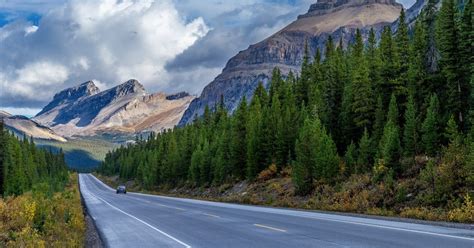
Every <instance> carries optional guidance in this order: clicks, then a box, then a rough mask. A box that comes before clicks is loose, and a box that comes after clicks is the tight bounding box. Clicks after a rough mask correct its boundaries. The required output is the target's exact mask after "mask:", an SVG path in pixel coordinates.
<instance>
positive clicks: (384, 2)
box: [180, 0, 402, 125]
mask: <svg viewBox="0 0 474 248" xmlns="http://www.w3.org/2000/svg"><path fill="white" fill-rule="evenodd" d="M401 8H402V6H401V4H399V3H397V2H396V1H394V0H320V1H319V2H318V3H316V4H313V5H311V7H310V9H309V11H308V13H306V14H304V15H301V16H299V17H298V19H297V20H296V21H294V22H293V23H291V24H289V25H288V26H287V27H285V28H283V29H282V30H281V31H279V32H277V33H276V34H274V35H272V36H271V37H269V38H267V39H265V40H264V41H262V42H260V43H257V44H255V45H251V46H250V47H249V48H248V49H247V50H245V51H241V52H239V53H238V54H237V55H236V56H235V57H233V58H231V59H230V60H229V62H228V63H227V65H226V67H225V68H224V70H223V71H222V73H221V74H220V75H218V76H217V77H216V79H214V81H212V82H211V83H210V84H209V85H207V86H206V87H205V88H204V90H203V92H202V94H201V96H200V97H199V98H197V99H195V100H194V101H193V102H192V103H191V105H190V106H189V108H188V110H186V112H185V114H184V116H183V118H182V119H181V121H180V125H184V124H187V123H190V122H191V121H192V120H193V118H194V116H195V115H198V116H199V115H201V114H202V113H203V111H204V108H205V106H206V105H209V106H214V104H215V103H216V102H217V101H218V100H219V99H220V96H221V95H223V96H224V99H225V105H226V107H227V108H228V109H229V110H231V111H233V110H235V108H236V106H237V105H238V103H239V101H240V99H242V97H243V96H246V97H247V99H249V98H250V97H251V95H252V92H253V91H254V89H255V88H256V86H257V85H258V82H260V81H262V82H263V83H264V84H265V85H266V84H267V83H268V80H269V78H270V76H271V71H272V70H273V68H275V67H278V68H279V69H280V70H281V71H282V73H283V74H284V75H286V74H288V73H289V72H290V71H294V72H298V71H299V69H300V67H301V63H302V60H303V56H304V47H305V43H306V42H307V43H308V46H309V50H310V53H311V54H314V53H315V51H316V49H317V48H319V49H321V50H322V51H323V50H324V49H323V48H324V44H325V42H326V40H327V38H328V37H329V35H332V37H333V39H334V40H335V41H339V39H342V40H343V42H344V44H347V43H349V42H350V41H352V40H353V38H354V34H355V30H356V29H357V28H359V29H361V31H362V34H363V35H364V36H365V37H367V35H368V32H369V30H370V28H372V27H374V28H375V29H377V30H380V28H381V27H383V26H385V25H387V24H391V23H393V22H394V21H395V20H396V19H397V18H398V16H399V14H400V10H401Z"/></svg>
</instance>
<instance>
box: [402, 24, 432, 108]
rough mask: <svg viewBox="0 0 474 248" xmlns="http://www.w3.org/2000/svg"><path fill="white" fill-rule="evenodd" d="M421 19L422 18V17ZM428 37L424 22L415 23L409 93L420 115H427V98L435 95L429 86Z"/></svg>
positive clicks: (409, 69)
mask: <svg viewBox="0 0 474 248" xmlns="http://www.w3.org/2000/svg"><path fill="white" fill-rule="evenodd" d="M420 18H421V17H420ZM427 50H428V47H427V36H426V32H425V28H424V26H423V22H422V21H421V20H417V21H416V22H415V28H414V34H413V41H412V42H411V44H410V63H409V67H408V76H407V78H408V89H409V90H408V91H409V94H410V95H412V96H413V98H414V102H415V106H417V108H418V109H417V110H418V113H419V114H423V113H425V111H426V109H427V108H428V106H427V105H426V104H425V98H426V96H429V95H431V94H432V93H434V91H435V89H434V88H432V87H430V84H427V80H426V79H427V71H426V65H425V64H426V52H427Z"/></svg>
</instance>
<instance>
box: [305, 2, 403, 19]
mask: <svg viewBox="0 0 474 248" xmlns="http://www.w3.org/2000/svg"><path fill="white" fill-rule="evenodd" d="M370 4H385V5H393V6H397V7H401V6H402V5H401V4H400V3H397V1H396V0H319V1H318V2H317V3H315V4H312V5H311V6H310V7H309V10H308V13H306V14H304V15H300V16H299V17H298V19H301V18H305V17H311V16H320V15H325V14H328V13H332V12H335V11H338V10H341V9H344V8H350V7H360V6H365V5H370Z"/></svg>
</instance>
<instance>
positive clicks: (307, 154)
mask: <svg viewBox="0 0 474 248" xmlns="http://www.w3.org/2000/svg"><path fill="white" fill-rule="evenodd" d="M472 11H473V3H472V0H469V1H466V2H464V3H463V4H458V3H455V2H454V0H443V2H442V5H441V8H440V9H439V11H438V10H437V7H436V2H435V1H429V3H428V5H427V6H426V7H425V8H424V10H423V11H422V13H421V14H420V16H419V17H418V19H417V20H416V22H415V23H414V25H413V26H412V27H409V26H408V25H407V24H406V16H405V12H404V11H403V10H402V11H401V15H400V19H399V22H398V27H397V30H396V31H395V32H394V30H391V27H390V26H386V27H385V28H384V29H383V31H382V33H381V37H380V40H378V39H377V35H376V33H375V31H374V30H373V29H372V30H371V31H370V34H369V37H368V39H367V41H364V39H363V36H362V34H361V32H360V31H359V30H357V31H356V33H355V38H354V41H353V42H352V43H351V44H349V45H347V46H346V47H345V46H344V44H343V43H342V40H340V41H334V40H333V39H332V38H331V37H329V39H328V41H327V43H326V46H325V49H324V51H319V50H318V51H316V53H315V54H314V55H311V54H309V49H308V48H307V47H306V52H305V56H304V58H303V63H302V68H301V73H300V74H299V75H295V74H293V73H290V74H289V75H287V76H282V75H281V73H280V71H279V70H278V69H277V68H276V69H275V70H274V71H273V75H272V77H271V81H270V82H269V86H268V88H265V87H264V85H263V84H262V83H260V84H259V85H258V86H257V88H256V89H255V92H254V94H253V97H252V99H251V100H250V101H248V100H247V99H245V98H244V99H242V101H241V102H240V104H239V106H238V107H237V109H236V110H235V111H234V113H233V114H229V113H228V111H227V110H226V108H225V106H224V100H223V99H221V101H220V102H219V103H218V104H216V106H213V107H212V108H211V107H207V108H206V109H205V111H204V114H203V116H202V117H200V118H197V119H196V120H195V121H194V123H192V124H190V125H187V126H185V127H181V128H174V129H172V130H167V131H164V132H162V133H159V134H152V135H150V136H149V137H148V138H147V139H146V140H143V139H138V140H137V142H136V143H135V144H133V145H128V146H122V147H121V148H118V149H116V150H114V151H113V152H110V153H108V154H107V156H106V158H105V161H104V162H103V163H102V165H101V166H100V168H99V172H100V173H103V174H106V175H112V174H118V175H120V177H121V178H122V179H135V180H136V181H138V182H139V183H141V184H142V185H143V186H144V187H147V188H151V187H154V186H158V185H182V184H185V183H191V184H192V185H196V186H208V185H219V184H223V183H226V182H235V181H238V180H243V179H247V180H254V179H255V178H256V177H257V176H258V174H259V173H260V172H262V171H263V170H265V169H266V168H268V167H269V166H270V165H275V166H276V167H277V169H278V170H282V169H283V168H285V167H291V169H292V177H293V182H294V184H295V186H296V190H297V193H299V194H303V195H304V194H308V193H309V192H311V191H312V189H313V187H314V183H315V182H322V183H327V184H335V183H337V182H340V181H342V180H344V179H345V178H347V177H349V176H351V175H353V174H363V173H370V174H371V175H372V177H373V180H374V181H381V180H394V179H397V178H402V177H406V176H407V173H409V172H410V173H411V172H412V171H413V170H415V168H418V166H417V164H418V160H419V158H420V157H421V158H426V159H427V160H428V163H426V164H425V166H424V167H423V168H421V169H417V172H416V173H415V174H416V176H417V177H419V178H418V179H419V180H425V181H427V182H430V181H433V185H434V182H435V181H439V178H443V177H445V178H444V179H443V180H444V182H446V183H444V185H442V186H443V190H442V192H441V193H440V192H438V193H439V194H438V193H437V195H436V197H434V198H436V199H435V200H434V201H442V199H441V198H443V197H445V196H446V195H452V194H460V192H459V189H461V188H465V187H472V186H473V183H474V175H473V173H474V168H473V167H474V138H473V136H474V128H473V123H474V91H473V90H472V89H473V86H474V85H473V84H474V76H473V75H474V74H473V71H474V46H473V45H474V31H473V24H472V21H473V20H472V16H473V15H472ZM446 161H448V162H446ZM443 166H444V167H443ZM443 173H445V174H443ZM433 187H434V186H433ZM440 199H441V200H440ZM443 199H444V198H443Z"/></svg>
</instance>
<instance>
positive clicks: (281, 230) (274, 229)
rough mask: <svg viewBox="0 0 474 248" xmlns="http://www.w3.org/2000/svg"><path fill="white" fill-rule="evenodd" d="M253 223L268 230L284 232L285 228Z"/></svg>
mask: <svg viewBox="0 0 474 248" xmlns="http://www.w3.org/2000/svg"><path fill="white" fill-rule="evenodd" d="M253 225H254V226H257V227H261V228H266V229H270V230H273V231H278V232H286V230H283V229H279V228H275V227H271V226H265V225H260V224H253Z"/></svg>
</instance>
